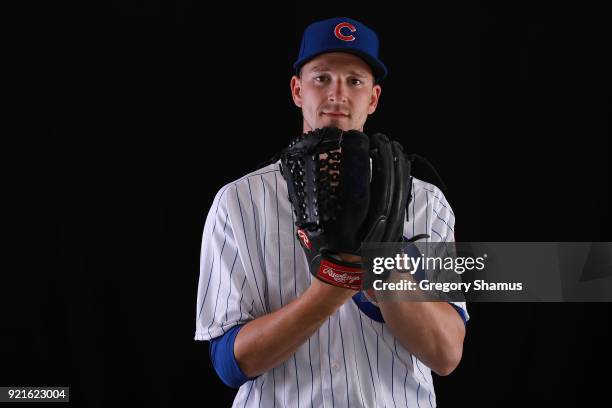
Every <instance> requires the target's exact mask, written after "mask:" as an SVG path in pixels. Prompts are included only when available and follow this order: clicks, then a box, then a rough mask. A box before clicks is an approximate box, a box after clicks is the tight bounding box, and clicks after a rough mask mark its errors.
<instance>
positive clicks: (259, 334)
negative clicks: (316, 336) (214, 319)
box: [234, 280, 354, 377]
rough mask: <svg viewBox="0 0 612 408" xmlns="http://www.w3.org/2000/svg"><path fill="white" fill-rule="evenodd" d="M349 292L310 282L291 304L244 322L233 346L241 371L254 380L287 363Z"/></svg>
mask: <svg viewBox="0 0 612 408" xmlns="http://www.w3.org/2000/svg"><path fill="white" fill-rule="evenodd" d="M353 293H354V292H351V291H349V290H347V289H341V288H336V287H332V286H331V285H327V284H325V283H322V282H319V281H314V280H313V285H311V286H310V287H309V288H308V289H307V290H306V291H305V292H304V293H303V294H302V295H301V296H300V297H298V298H297V299H295V300H294V301H292V302H291V303H288V304H287V305H285V306H283V307H282V308H281V309H279V310H276V311H274V312H273V313H270V314H268V315H265V316H261V317H258V318H257V319H255V320H252V321H250V322H248V323H247V324H246V325H245V326H244V327H243V328H242V329H241V330H240V332H239V333H238V336H237V337H236V341H235V343H234V355H235V356H236V361H237V362H238V366H239V367H240V369H241V370H242V372H243V373H244V374H245V375H246V376H247V377H255V376H257V375H260V374H262V373H264V372H266V371H268V370H270V369H272V368H274V367H276V366H278V365H279V364H281V363H282V362H284V361H285V360H287V359H288V358H289V357H290V356H291V355H292V354H293V353H294V352H295V351H296V350H297V349H298V347H300V346H301V345H302V344H303V343H304V342H305V341H306V340H308V338H309V337H310V336H312V334H313V333H314V332H315V331H316V330H317V329H318V328H319V327H320V326H321V325H322V324H323V323H324V322H325V320H327V318H328V317H329V316H330V315H332V314H333V313H334V312H335V311H336V310H337V309H338V308H339V307H340V306H342V304H343V303H344V302H345V301H346V300H348V298H350V296H351V295H352V294H353Z"/></svg>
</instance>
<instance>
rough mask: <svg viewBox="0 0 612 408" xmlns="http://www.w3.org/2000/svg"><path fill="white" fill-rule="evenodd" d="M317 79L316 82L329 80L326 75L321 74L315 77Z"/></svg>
mask: <svg viewBox="0 0 612 408" xmlns="http://www.w3.org/2000/svg"><path fill="white" fill-rule="evenodd" d="M315 81H316V82H325V81H327V77H326V76H325V75H319V76H317V77H315Z"/></svg>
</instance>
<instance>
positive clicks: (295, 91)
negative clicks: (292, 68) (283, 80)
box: [290, 75, 302, 108]
mask: <svg viewBox="0 0 612 408" xmlns="http://www.w3.org/2000/svg"><path fill="white" fill-rule="evenodd" d="M290 86H291V97H292V98H293V103H295V106H297V107H298V108H301V107H302V83H301V81H300V78H298V77H297V76H296V75H294V76H292V77H291V83H290Z"/></svg>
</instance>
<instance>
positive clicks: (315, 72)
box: [291, 52, 381, 132]
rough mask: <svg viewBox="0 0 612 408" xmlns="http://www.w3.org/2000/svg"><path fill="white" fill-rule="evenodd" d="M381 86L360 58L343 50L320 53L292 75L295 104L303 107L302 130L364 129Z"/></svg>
mask: <svg viewBox="0 0 612 408" xmlns="http://www.w3.org/2000/svg"><path fill="white" fill-rule="evenodd" d="M380 92H381V88H380V86H379V85H375V84H374V77H373V75H372V70H371V68H370V66H369V65H368V64H366V63H365V61H363V60H362V59H361V58H359V57H356V56H354V55H352V54H347V53H343V52H334V53H327V54H322V55H320V56H318V57H316V58H313V59H312V60H310V61H309V62H308V63H306V64H305V65H304V66H303V67H302V71H301V75H300V77H299V78H298V77H297V76H293V77H292V78H291V93H292V96H293V101H294V102H295V104H296V105H297V106H298V107H300V108H302V116H303V117H304V132H309V131H311V130H314V129H317V128H321V127H325V126H333V127H337V128H340V129H342V130H350V129H356V130H360V131H363V125H364V124H365V122H366V120H367V118H368V115H369V114H371V113H374V111H375V110H376V106H377V105H378V100H379V97H380Z"/></svg>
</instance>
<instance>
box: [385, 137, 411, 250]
mask: <svg viewBox="0 0 612 408" xmlns="http://www.w3.org/2000/svg"><path fill="white" fill-rule="evenodd" d="M391 145H392V150H393V171H394V174H395V183H394V185H393V198H392V199H391V210H390V212H389V217H388V219H387V226H386V229H385V234H384V236H383V242H398V241H399V240H400V238H401V237H402V233H403V230H404V219H405V214H406V202H407V201H408V193H409V191H410V170H411V169H410V161H408V160H407V159H406V157H405V155H404V149H403V147H402V145H401V144H400V143H398V142H397V141H393V142H392V143H391Z"/></svg>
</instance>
